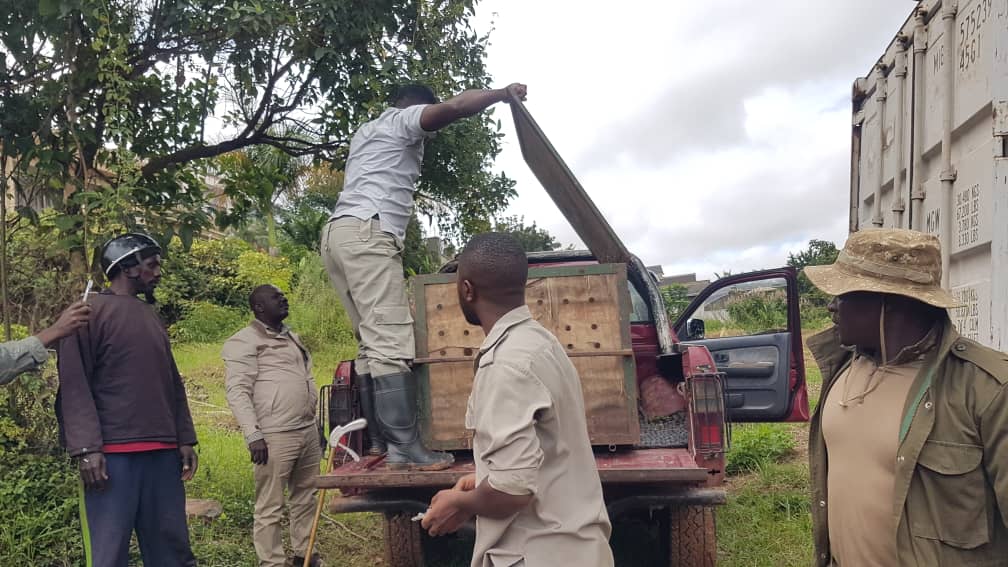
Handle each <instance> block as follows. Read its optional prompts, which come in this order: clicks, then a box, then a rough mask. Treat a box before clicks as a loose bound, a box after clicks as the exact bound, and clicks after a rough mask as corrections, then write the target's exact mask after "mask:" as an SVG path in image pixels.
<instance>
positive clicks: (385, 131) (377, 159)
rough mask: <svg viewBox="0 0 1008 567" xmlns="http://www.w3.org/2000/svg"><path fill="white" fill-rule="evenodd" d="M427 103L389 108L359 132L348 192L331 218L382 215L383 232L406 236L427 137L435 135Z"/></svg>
mask: <svg viewBox="0 0 1008 567" xmlns="http://www.w3.org/2000/svg"><path fill="white" fill-rule="evenodd" d="M426 107H427V105H425V104H417V105H413V106H410V107H407V108H389V109H388V110H386V111H385V112H383V113H382V114H381V116H379V117H378V118H376V119H374V120H372V121H370V122H365V123H364V124H363V125H361V127H360V128H359V129H358V130H357V132H356V133H354V135H353V138H352V139H351V140H350V155H349V156H348V157H347V164H346V177H345V178H344V182H343V192H342V193H340V197H339V201H338V202H337V203H336V208H335V209H333V214H332V217H331V218H336V217H341V216H352V217H357V218H359V219H362V220H366V219H369V218H371V217H373V216H375V215H378V217H379V219H380V223H381V229H382V230H383V231H385V232H388V233H390V234H392V235H394V236H396V237H398V238H400V239H402V238H405V236H406V225H407V224H408V223H409V219H410V215H412V214H413V191H414V190H415V184H416V180H417V178H419V177H420V163H421V162H422V161H423V149H424V148H423V145H424V140H426V139H427V138H428V137H429V136H431V135H432V134H433V133H432V132H427V131H425V130H424V129H423V128H421V127H420V115H421V113H423V109H424V108H426Z"/></svg>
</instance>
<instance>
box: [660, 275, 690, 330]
mask: <svg viewBox="0 0 1008 567" xmlns="http://www.w3.org/2000/svg"><path fill="white" fill-rule="evenodd" d="M687 293H689V290H688V289H687V288H686V286H684V285H682V284H672V285H668V286H665V287H663V288H661V294H662V299H663V300H664V301H665V310H666V311H667V312H668V316H669V320H670V321H673V322H674V321H676V320H678V319H679V316H680V315H682V313H683V311H685V310H686V307H688V306H689V303H690V299H689V297H688V296H687Z"/></svg>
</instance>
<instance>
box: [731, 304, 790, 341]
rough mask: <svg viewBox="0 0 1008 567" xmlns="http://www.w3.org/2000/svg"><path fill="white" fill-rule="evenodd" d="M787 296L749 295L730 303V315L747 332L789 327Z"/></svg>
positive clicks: (761, 331)
mask: <svg viewBox="0 0 1008 567" xmlns="http://www.w3.org/2000/svg"><path fill="white" fill-rule="evenodd" d="M787 312H788V307H787V297H786V296H780V295H773V296H762V295H749V296H745V297H741V298H739V299H737V300H735V301H733V302H732V303H730V304H729V305H728V316H729V317H730V319H731V322H732V323H734V325H735V326H738V327H741V328H742V330H744V331H745V332H746V334H755V333H764V332H767V331H772V330H778V329H787V326H788V324H787Z"/></svg>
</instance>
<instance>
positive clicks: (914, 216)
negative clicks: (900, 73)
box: [909, 6, 927, 230]
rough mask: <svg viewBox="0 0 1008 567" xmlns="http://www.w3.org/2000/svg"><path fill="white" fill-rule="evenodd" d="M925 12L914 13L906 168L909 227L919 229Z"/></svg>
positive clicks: (922, 208) (922, 152)
mask: <svg viewBox="0 0 1008 567" xmlns="http://www.w3.org/2000/svg"><path fill="white" fill-rule="evenodd" d="M926 17H927V13H926V12H925V11H924V10H923V9H922V8H921V7H920V6H918V7H917V12H916V13H915V14H914V32H913V51H914V65H913V105H912V110H913V130H912V131H911V132H910V138H911V140H912V147H913V150H912V151H913V161H912V165H911V167H912V169H911V170H910V222H909V225H910V228H912V229H914V230H921V227H923V225H924V223H923V217H924V215H923V210H924V182H923V180H922V179H921V178H922V177H923V167H924V114H925V110H924V92H925V91H924V56H925V55H926V54H927V24H926V22H925V18H926Z"/></svg>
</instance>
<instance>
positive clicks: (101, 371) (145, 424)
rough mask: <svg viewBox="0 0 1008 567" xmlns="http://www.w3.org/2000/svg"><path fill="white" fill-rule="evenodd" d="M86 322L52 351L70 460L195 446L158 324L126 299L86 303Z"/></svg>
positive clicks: (107, 297)
mask: <svg viewBox="0 0 1008 567" xmlns="http://www.w3.org/2000/svg"><path fill="white" fill-rule="evenodd" d="M89 303H90V304H91V319H90V321H89V322H88V324H87V325H86V326H85V327H82V328H81V329H80V330H78V331H77V333H76V334H73V335H70V336H69V337H67V338H65V339H63V340H62V341H60V344H59V347H58V356H59V358H58V368H59V379H60V386H59V393H58V395H57V398H56V417H57V419H58V420H59V424H60V439H61V441H62V442H63V445H64V447H66V449H67V451H68V452H69V453H70V455H71V456H76V455H80V454H81V453H86V452H91V451H98V450H101V448H102V446H103V445H106V444H115V443H133V442H139V441H153V442H162V443H174V444H177V445H195V444H196V430H195V429H194V428H193V422H192V416H191V415H190V413H189V403H188V401H187V400H186V393H185V388H184V387H183V385H182V377H181V376H180V375H179V372H178V368H177V367H176V366H175V359H174V358H173V357H172V353H171V344H170V343H169V341H168V334H167V333H166V332H165V329H164V325H163V324H162V322H161V319H160V318H159V317H158V316H157V313H155V311H154V309H153V308H152V307H151V306H150V305H148V304H147V303H145V302H143V301H141V300H140V299H138V298H136V297H133V296H126V295H114V294H112V293H108V292H105V293H101V294H98V295H96V296H93V297H92V298H91V299H90V300H89Z"/></svg>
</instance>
